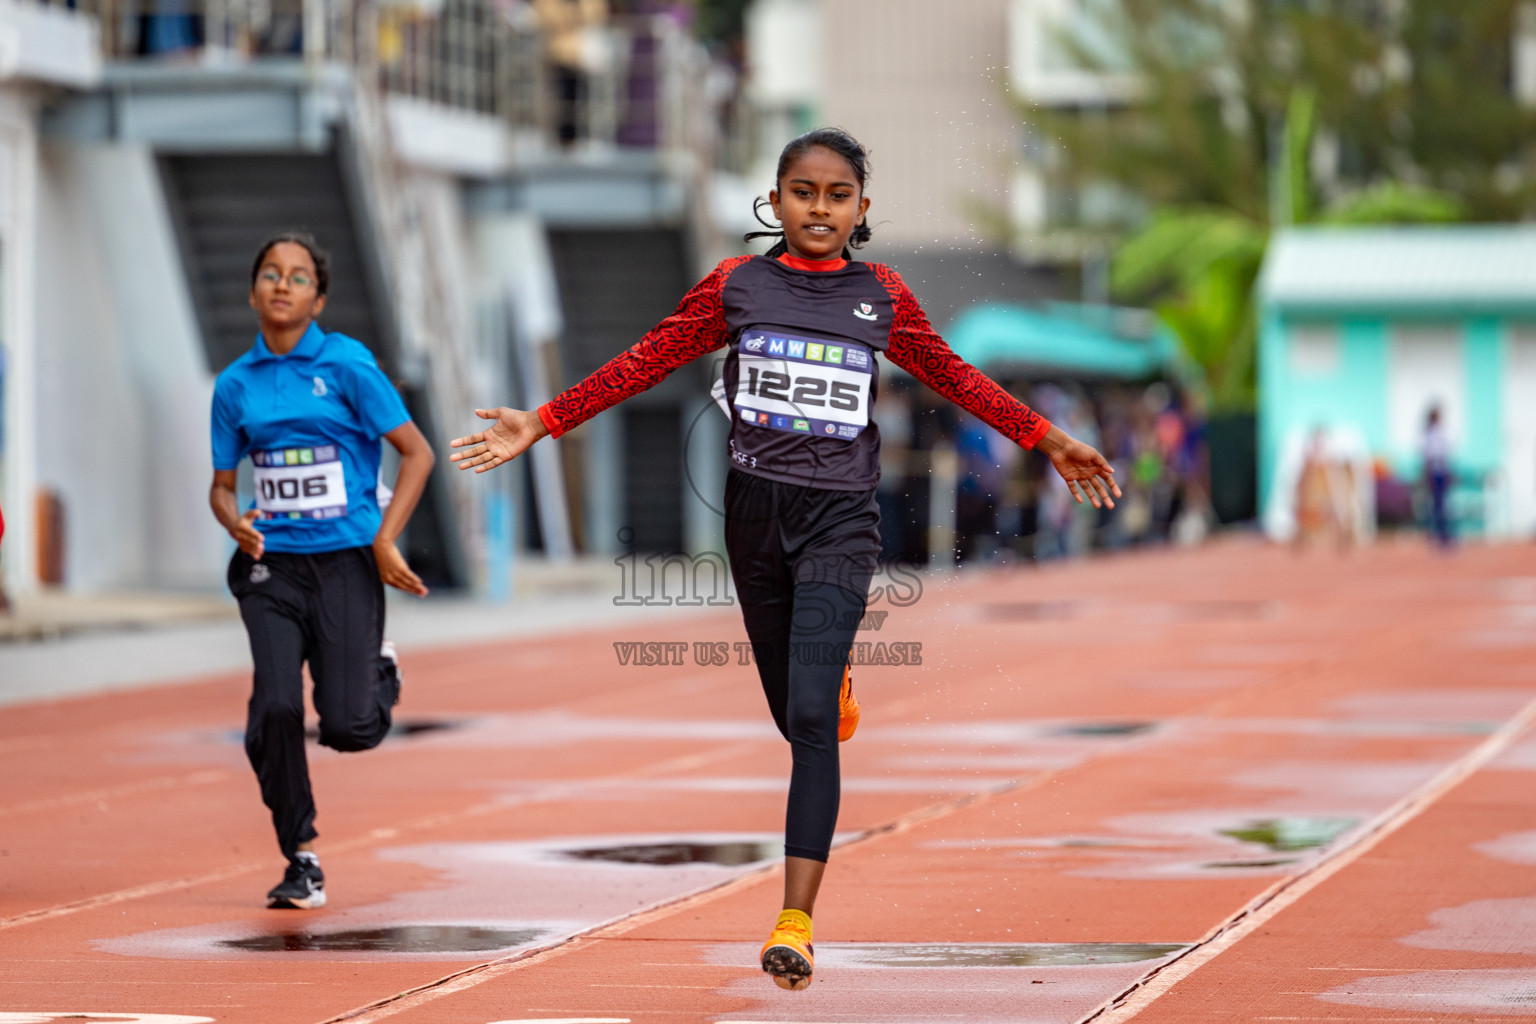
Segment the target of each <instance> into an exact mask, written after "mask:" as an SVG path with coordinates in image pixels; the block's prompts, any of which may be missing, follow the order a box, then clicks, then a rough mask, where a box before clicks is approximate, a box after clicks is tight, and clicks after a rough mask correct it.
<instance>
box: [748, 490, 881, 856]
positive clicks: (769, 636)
mask: <svg viewBox="0 0 1536 1024" xmlns="http://www.w3.org/2000/svg"><path fill="white" fill-rule="evenodd" d="M726 549H727V551H728V552H729V553H730V556H731V574H732V576H733V578H734V579H735V582H736V592H737V595H738V596H739V597H740V598H741V614H742V618H743V619H744V620H745V623H746V627H747V636H748V638H749V639H750V640H751V641H752V655H753V657H754V658H755V659H756V661H757V671H758V676H759V678H760V679H761V681H762V684H763V694H764V695H765V696H766V697H767V698H768V708H769V710H770V711H771V712H772V713H773V721H774V724H775V725H777V726H778V727H779V732H781V733H782V734H783V735H784V738H785V739H787V740H789V744H790V750H791V752H792V754H793V757H794V769H793V771H792V772H791V773H790V777H789V802H788V807H787V809H786V812H785V822H784V852H785V853H786V854H787V855H789V856H791V857H805V858H807V859H810V860H819V861H825V860H826V859H827V855H828V853H829V851H830V850H831V848H832V834H833V831H834V830H835V829H836V827H837V808H838V800H839V795H840V791H841V777H840V773H839V766H838V751H837V717H838V701H837V697H838V690H839V688H840V686H841V684H842V679H843V669H844V668H845V667H846V666H847V664H848V651H849V649H850V647H851V646H852V644H853V638H854V634H855V633H856V632H857V631H858V627H859V620H860V619H862V618H863V615H864V603H865V599H866V595H867V594H868V592H869V581H870V578H871V577H872V576H873V574H874V571H875V569H876V567H877V564H878V556H879V552H880V514H879V511H878V510H877V507H876V505H875V501H874V494H873V492H863V491H826V490H818V489H815V488H808V487H797V486H794V485H791V484H784V483H779V482H777V481H772V480H766V479H764V478H762V477H755V476H748V475H746V474H744V473H732V474H731V476H730V479H729V480H728V482H727V485H726Z"/></svg>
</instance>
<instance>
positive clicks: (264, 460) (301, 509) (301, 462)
mask: <svg viewBox="0 0 1536 1024" xmlns="http://www.w3.org/2000/svg"><path fill="white" fill-rule="evenodd" d="M251 462H252V464H253V465H254V467H255V470H256V507H257V508H259V509H261V510H262V511H263V512H265V513H266V514H267V515H268V516H271V517H272V518H274V519H339V518H341V517H342V516H344V515H346V514H347V476H346V472H345V471H344V470H343V469H342V466H341V454H340V453H339V452H338V451H337V450H336V446H335V445H333V444H326V445H320V446H318V447H315V448H283V449H279V450H277V451H270V452H252V453H251Z"/></svg>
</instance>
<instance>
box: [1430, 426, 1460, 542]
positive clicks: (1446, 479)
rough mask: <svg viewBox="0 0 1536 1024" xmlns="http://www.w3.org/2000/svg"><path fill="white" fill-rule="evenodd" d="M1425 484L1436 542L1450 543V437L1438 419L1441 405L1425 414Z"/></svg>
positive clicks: (1451, 538) (1431, 528) (1432, 532)
mask: <svg viewBox="0 0 1536 1024" xmlns="http://www.w3.org/2000/svg"><path fill="white" fill-rule="evenodd" d="M1423 452H1424V485H1425V486H1426V487H1427V488H1428V489H1429V525H1430V533H1431V535H1432V536H1433V537H1434V539H1435V543H1436V544H1438V545H1440V547H1442V548H1448V547H1450V546H1451V544H1452V542H1453V540H1454V539H1455V538H1454V537H1453V536H1452V533H1451V519H1450V514H1449V512H1448V510H1447V509H1446V494H1447V492H1448V491H1449V490H1450V487H1451V439H1450V437H1449V436H1448V435H1447V434H1446V432H1445V424H1443V423H1442V422H1441V420H1440V407H1439V406H1438V405H1434V406H1430V409H1429V413H1428V415H1426V416H1425V418H1424V447H1423Z"/></svg>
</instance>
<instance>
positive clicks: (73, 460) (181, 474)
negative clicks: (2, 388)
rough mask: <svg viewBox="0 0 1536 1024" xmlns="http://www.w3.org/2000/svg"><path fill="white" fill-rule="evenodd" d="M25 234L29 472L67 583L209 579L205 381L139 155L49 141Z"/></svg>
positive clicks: (150, 175)
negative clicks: (33, 325) (29, 238)
mask: <svg viewBox="0 0 1536 1024" xmlns="http://www.w3.org/2000/svg"><path fill="white" fill-rule="evenodd" d="M41 162H42V174H41V176H40V183H39V196H38V199H39V202H38V219H39V225H38V226H39V230H38V242H37V291H36V296H37V300H36V301H37V337H38V339H39V344H38V372H37V379H38V387H37V396H38V401H37V409H38V415H37V419H38V441H37V454H38V481H39V484H40V485H41V486H45V487H52V488H54V489H56V490H58V491H59V493H60V494H61V495H62V497H63V499H64V508H65V516H66V554H65V583H66V585H67V586H68V587H69V588H70V589H72V590H104V589H136V588H144V587H197V588H214V587H218V586H221V585H222V579H223V577H222V566H223V562H224V560H225V559H226V558H227V556H228V550H229V546H228V539H227V538H226V537H225V535H224V532H223V530H222V529H220V528H219V526H218V524H217V523H216V522H215V521H214V520H213V517H212V515H211V514H210V513H209V511H208V503H207V494H208V483H209V479H210V476H211V473H212V463H211V458H210V454H209V446H208V410H209V403H210V401H211V399H212V394H213V376H212V374H210V373H209V371H208V369H207V363H206V358H205V356H204V353H203V347H202V342H201V338H200V334H199V331H198V328H197V324H196V320H195V315H194V313H193V308H192V303H191V299H190V297H189V296H188V294H187V290H186V283H185V276H184V274H183V272H182V268H181V261H180V256H179V254H178V250H177V244H176V239H175V236H174V234H173V232H172V230H171V224H170V217H169V214H168V212H167V210H166V206H165V199H164V194H163V193H162V191H161V186H160V182H159V177H158V172H157V171H156V168H155V165H154V161H153V159H152V157H151V155H150V153H149V152H148V151H147V150H146V149H143V148H140V147H134V146H100V145H93V146H74V145H64V144H50V145H47V146H45V147H44V149H43V151H42V161H41Z"/></svg>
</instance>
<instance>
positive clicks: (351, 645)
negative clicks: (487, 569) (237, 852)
mask: <svg viewBox="0 0 1536 1024" xmlns="http://www.w3.org/2000/svg"><path fill="white" fill-rule="evenodd" d="M229 589H230V591H231V592H232V593H233V594H234V595H235V598H236V600H238V601H239V602H240V617H241V618H242V619H244V620H245V629H246V633H247V634H248V635H249V636H250V641H251V660H252V661H253V662H254V663H255V672H254V673H253V674H252V686H251V702H250V705H249V708H248V710H247V716H246V725H245V752H246V756H247V757H249V758H250V761H251V767H252V768H254V769H256V778H257V781H258V782H260V783H261V799H262V801H263V802H264V803H265V804H266V805H267V807H268V809H270V810H271V812H272V825H273V827H274V828H276V830H277V844H278V846H279V847H280V848H281V849H282V851H283V856H285V857H287V858H288V859H289V860H292V859H293V857H294V854H295V853H296V852H297V850H298V846H299V844H300V843H305V842H308V841H310V840H311V839H314V838H315V836H316V835H317V834H318V833H316V832H315V798H314V794H313V793H312V792H311V790H310V786H309V764H308V762H307V760H306V759H305V756H304V676H303V668H304V663H305V662H306V661H307V662H309V674H310V675H311V676H312V677H313V679H314V682H315V686H314V703H315V711H316V712H317V713H318V714H319V716H320V742H321V743H323V744H324V745H325V746H327V747H330V748H331V749H333V750H342V751H351V750H370V749H372V748H373V747H376V746H378V745H379V742H380V741H381V740H383V739H384V736H385V734H386V733H388V732H389V727H390V709H391V708H392V707H393V705H394V703H395V701H396V700H398V699H399V697H400V681H399V676H398V675H397V674H396V673H395V669H394V666H393V665H392V664H391V663H390V662H388V661H386V660H384V659H383V658H381V657H379V645H380V643H381V642H382V640H383V636H384V585H383V583H382V582H381V581H380V579H379V569H378V565H377V563H375V562H374V559H373V550H372V549H371V548H346V549H344V550H341V551H325V552H319V553H316V554H296V553H290V552H274V551H269V552H267V553H266V554H265V555H264V556H263V557H262V560H261V561H260V562H256V561H253V560H252V559H251V557H250V556H249V555H247V554H245V553H244V552H241V551H236V552H235V556H234V558H232V559H230V563H229Z"/></svg>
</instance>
